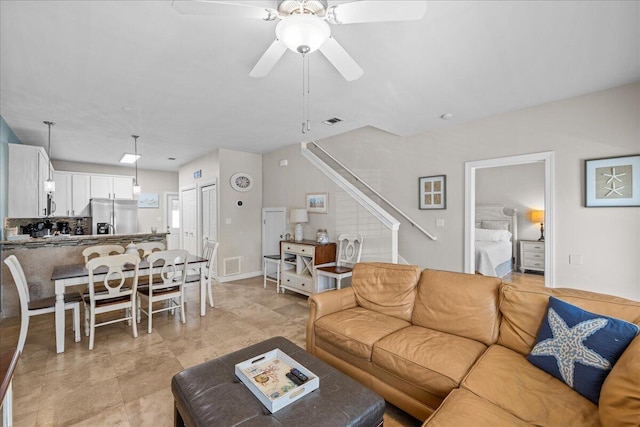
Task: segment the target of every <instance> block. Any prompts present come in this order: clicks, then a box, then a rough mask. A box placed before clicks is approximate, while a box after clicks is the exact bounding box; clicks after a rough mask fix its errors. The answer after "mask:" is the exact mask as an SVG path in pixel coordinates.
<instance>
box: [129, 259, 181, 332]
mask: <svg viewBox="0 0 640 427" xmlns="http://www.w3.org/2000/svg"><path fill="white" fill-rule="evenodd" d="M188 255H189V253H188V252H187V251H185V250H182V249H172V250H169V251H160V252H154V253H152V254H150V255H149V286H146V287H145V288H142V289H139V290H138V296H139V298H140V300H139V303H138V307H139V310H140V311H141V312H143V313H144V314H146V315H147V318H148V319H149V322H148V330H147V332H148V333H151V330H152V327H153V320H152V319H153V313H159V312H161V311H167V310H171V312H172V313H173V310H174V309H175V308H180V320H181V321H182V323H186V321H187V319H186V317H185V314H184V292H183V289H182V288H183V286H184V284H185V283H186V278H187V268H188V264H187V256H188ZM178 263H184V264H183V265H177V264H178ZM160 265H162V270H161V272H160V274H157V275H155V276H154V274H153V268H154V266H155V267H158V266H160ZM159 301H167V302H168V304H167V306H166V307H163V308H159V309H156V310H154V309H153V303H154V302H159ZM145 308H146V310H145ZM139 321H140V316H138V322H139Z"/></svg>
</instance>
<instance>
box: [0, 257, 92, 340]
mask: <svg viewBox="0 0 640 427" xmlns="http://www.w3.org/2000/svg"><path fill="white" fill-rule="evenodd" d="M4 263H5V264H7V266H8V267H9V271H11V275H12V276H13V281H14V282H15V284H16V288H17V290H18V297H19V299H20V316H21V319H20V335H19V337H18V351H20V352H22V350H23V348H24V343H25V341H26V340H27V331H28V329H29V319H30V318H31V317H33V316H38V315H40V314H46V313H53V312H55V306H56V298H55V297H48V298H41V299H34V300H32V299H31V297H30V295H29V285H28V283H27V278H26V276H25V274H24V270H23V269H22V266H21V265H20V261H18V258H16V256H15V255H9V256H8V257H7V258H6V259H5V260H4ZM64 308H65V310H73V330H74V331H75V341H76V342H78V341H80V295H77V294H75V293H74V294H71V295H69V294H65V296H64Z"/></svg>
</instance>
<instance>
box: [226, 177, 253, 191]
mask: <svg viewBox="0 0 640 427" xmlns="http://www.w3.org/2000/svg"><path fill="white" fill-rule="evenodd" d="M231 187H232V188H233V189H234V190H236V191H249V190H251V189H252V188H253V178H252V177H251V175H249V174H248V173H244V172H238V173H234V174H233V175H231Z"/></svg>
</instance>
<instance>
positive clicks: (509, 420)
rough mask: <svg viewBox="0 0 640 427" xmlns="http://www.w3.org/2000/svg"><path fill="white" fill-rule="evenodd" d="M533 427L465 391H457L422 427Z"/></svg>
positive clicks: (452, 393) (448, 397)
mask: <svg viewBox="0 0 640 427" xmlns="http://www.w3.org/2000/svg"><path fill="white" fill-rule="evenodd" d="M461 426H473V427H497V426H510V427H531V424H529V423H527V422H524V421H522V420H521V419H519V418H517V417H516V416H514V415H513V414H511V413H509V412H507V411H505V410H504V409H502V408H500V407H498V406H496V405H494V404H492V403H490V402H489V401H487V400H484V399H482V398H480V397H478V396H476V395H475V394H473V393H471V392H470V391H468V390H465V389H460V388H459V389H456V390H453V391H452V392H451V394H450V395H449V396H447V398H446V399H445V400H444V402H442V405H440V406H439V407H438V409H437V410H436V411H435V412H434V413H433V415H431V417H430V418H429V419H428V420H427V421H426V422H425V423H424V424H423V425H422V427H461Z"/></svg>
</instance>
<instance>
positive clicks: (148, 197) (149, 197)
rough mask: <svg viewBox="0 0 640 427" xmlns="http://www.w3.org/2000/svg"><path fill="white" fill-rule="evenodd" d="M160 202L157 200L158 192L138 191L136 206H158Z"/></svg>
mask: <svg viewBox="0 0 640 427" xmlns="http://www.w3.org/2000/svg"><path fill="white" fill-rule="evenodd" d="M159 206H160V203H159V201H158V194H157V193H156V194H145V193H140V195H139V196H138V207H139V208H140V209H149V208H158V207H159Z"/></svg>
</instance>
